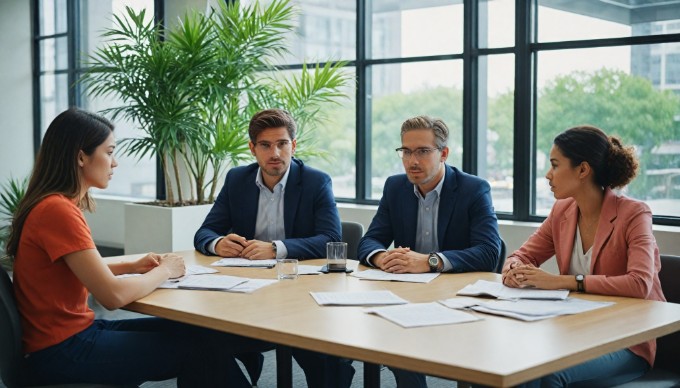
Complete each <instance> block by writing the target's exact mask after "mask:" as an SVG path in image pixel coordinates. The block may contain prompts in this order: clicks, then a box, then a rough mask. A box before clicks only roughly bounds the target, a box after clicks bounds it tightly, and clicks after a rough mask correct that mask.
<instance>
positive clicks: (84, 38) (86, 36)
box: [76, 0, 154, 62]
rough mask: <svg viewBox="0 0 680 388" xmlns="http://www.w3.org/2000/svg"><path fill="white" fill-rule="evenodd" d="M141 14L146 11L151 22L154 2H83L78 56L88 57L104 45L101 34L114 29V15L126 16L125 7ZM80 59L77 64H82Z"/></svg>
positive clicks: (97, 0) (89, 0)
mask: <svg viewBox="0 0 680 388" xmlns="http://www.w3.org/2000/svg"><path fill="white" fill-rule="evenodd" d="M126 6H127V7H130V8H132V9H134V10H135V11H137V12H139V11H141V10H142V9H146V20H147V21H151V20H152V19H153V13H154V0H126V1H101V0H82V1H81V4H80V49H79V50H76V52H77V53H78V54H80V53H86V54H88V55H90V54H92V52H93V51H94V50H95V49H96V48H97V47H99V46H101V44H102V40H103V39H102V38H101V37H100V36H101V33H102V31H104V29H106V28H111V27H113V21H114V18H113V15H114V14H115V15H118V16H121V17H123V16H125V15H127V12H126V11H125V7H126ZM83 59H85V58H83ZM80 61H81V60H80V58H78V60H77V62H80Z"/></svg>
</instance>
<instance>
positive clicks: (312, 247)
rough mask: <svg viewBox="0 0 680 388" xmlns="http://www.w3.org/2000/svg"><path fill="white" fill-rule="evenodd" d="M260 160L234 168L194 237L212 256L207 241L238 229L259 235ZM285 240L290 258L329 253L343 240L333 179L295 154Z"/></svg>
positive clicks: (285, 201)
mask: <svg viewBox="0 0 680 388" xmlns="http://www.w3.org/2000/svg"><path fill="white" fill-rule="evenodd" d="M258 168H259V166H258V164H257V163H253V164H250V165H248V166H243V167H236V168H232V169H231V170H229V172H228V173H227V177H226V179H225V181H224V186H223V187H222V190H221V191H220V194H219V195H218V196H217V200H216V201H215V204H214V205H213V207H212V209H211V210H210V213H209V214H208V216H207V217H206V218H205V221H203V225H201V228H200V229H198V231H197V232H196V235H195V236H194V247H195V248H196V250H198V251H200V252H201V253H203V254H206V255H212V253H211V252H209V251H208V249H207V248H208V246H210V243H211V242H212V241H213V240H215V239H216V238H217V237H220V236H225V235H227V234H229V233H236V234H238V235H240V236H243V237H245V238H246V239H248V240H251V239H253V238H254V235H255V223H256V221H257V207H258V202H259V198H260V189H259V188H258V187H257V185H256V184H255V177H256V174H257V171H258ZM283 224H284V228H285V231H286V237H285V239H283V240H282V241H283V243H284V244H285V245H286V249H287V250H288V257H295V258H301V259H310V258H319V257H326V243H327V242H329V241H340V239H341V234H342V229H341V227H340V216H339V215H338V209H337V207H336V205H335V198H334V197H333V186H332V183H331V178H330V177H329V176H328V174H325V173H323V172H321V171H319V170H315V169H313V168H310V167H307V166H305V165H304V163H302V161H301V160H299V159H295V158H293V159H292V162H291V164H290V173H289V174H288V182H287V183H286V190H285V193H284V197H283Z"/></svg>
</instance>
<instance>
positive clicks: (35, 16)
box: [31, 0, 42, 156]
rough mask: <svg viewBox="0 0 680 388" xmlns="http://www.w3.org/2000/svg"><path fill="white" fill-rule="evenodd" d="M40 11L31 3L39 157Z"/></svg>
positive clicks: (35, 134) (35, 147) (36, 2)
mask: <svg viewBox="0 0 680 388" xmlns="http://www.w3.org/2000/svg"><path fill="white" fill-rule="evenodd" d="M39 18H40V10H39V0H33V1H31V31H32V35H33V36H32V38H33V39H32V42H33V44H32V45H31V58H33V61H32V62H33V63H32V67H33V77H32V78H33V154H34V156H37V155H38V149H40V140H41V138H42V136H41V135H40V121H41V120H40V115H41V113H42V105H41V103H40V100H41V98H40V94H41V91H40V90H41V88H40V39H39V35H40V20H39Z"/></svg>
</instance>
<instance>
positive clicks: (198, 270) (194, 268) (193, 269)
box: [116, 264, 219, 289]
mask: <svg viewBox="0 0 680 388" xmlns="http://www.w3.org/2000/svg"><path fill="white" fill-rule="evenodd" d="M216 272H219V271H218V270H216V269H215V268H208V267H204V266H202V265H197V264H189V265H187V270H186V274H185V275H184V276H182V277H179V278H176V279H168V280H166V281H164V282H163V283H161V284H160V285H159V286H158V287H157V288H170V289H173V288H177V285H178V284H179V282H181V281H182V279H184V278H185V277H187V276H189V275H203V274H208V273H216ZM140 275H141V274H139V273H129V274H123V275H117V276H116V277H117V278H127V277H132V276H140Z"/></svg>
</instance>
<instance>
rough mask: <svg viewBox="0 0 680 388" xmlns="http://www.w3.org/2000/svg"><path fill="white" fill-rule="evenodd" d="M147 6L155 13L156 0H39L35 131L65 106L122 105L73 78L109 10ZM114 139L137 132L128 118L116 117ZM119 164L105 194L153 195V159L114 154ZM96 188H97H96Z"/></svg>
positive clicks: (97, 107) (108, 18)
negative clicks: (89, 92)
mask: <svg viewBox="0 0 680 388" xmlns="http://www.w3.org/2000/svg"><path fill="white" fill-rule="evenodd" d="M126 6H129V7H132V8H134V9H135V10H139V9H142V8H145V9H146V10H147V15H148V17H149V18H153V17H154V0H40V1H38V7H37V9H38V12H37V17H38V23H37V25H38V26H39V31H38V33H37V36H36V43H37V47H38V48H39V49H38V51H37V52H38V57H37V58H36V61H37V63H38V64H39V67H38V68H39V73H38V75H37V82H38V89H37V90H38V91H39V96H40V98H39V99H40V104H39V106H38V110H39V117H40V120H36V125H37V128H36V131H37V132H38V133H40V134H41V138H42V134H44V132H45V130H46V129H47V126H48V125H49V123H50V122H51V121H52V120H53V119H54V117H55V116H56V115H58V114H59V113H61V112H62V111H63V110H65V109H67V108H68V107H69V106H79V107H82V108H84V109H87V110H90V111H94V112H102V111H104V110H105V109H107V108H110V107H112V106H116V105H117V104H120V101H115V100H112V99H101V98H100V99H90V98H89V97H88V96H87V95H85V94H83V93H82V87H81V86H80V85H78V84H77V82H76V81H77V79H78V78H79V77H80V76H81V74H82V72H83V71H84V70H85V67H84V63H85V61H86V60H87V55H88V54H90V53H92V51H93V50H94V49H95V48H96V47H98V46H99V45H100V44H101V39H100V34H101V32H102V30H103V29H104V28H108V27H111V26H112V23H113V15H121V16H122V15H123V14H124V12H125V7H126ZM114 124H115V125H116V129H115V131H114V133H115V136H116V138H117V139H123V138H127V137H135V136H139V131H138V129H137V128H136V126H135V125H134V124H132V123H129V122H125V121H121V120H116V121H115V123H114ZM116 156H117V158H118V167H117V168H116V175H115V179H113V180H111V183H110V185H109V187H108V188H107V189H106V191H105V193H106V194H109V195H119V196H126V197H130V196H132V197H138V198H147V199H153V198H156V160H155V159H153V158H150V159H145V160H141V161H137V160H136V159H134V158H129V157H126V156H124V155H122V154H120V153H119V154H117V155H116ZM95 190H96V189H95Z"/></svg>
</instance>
